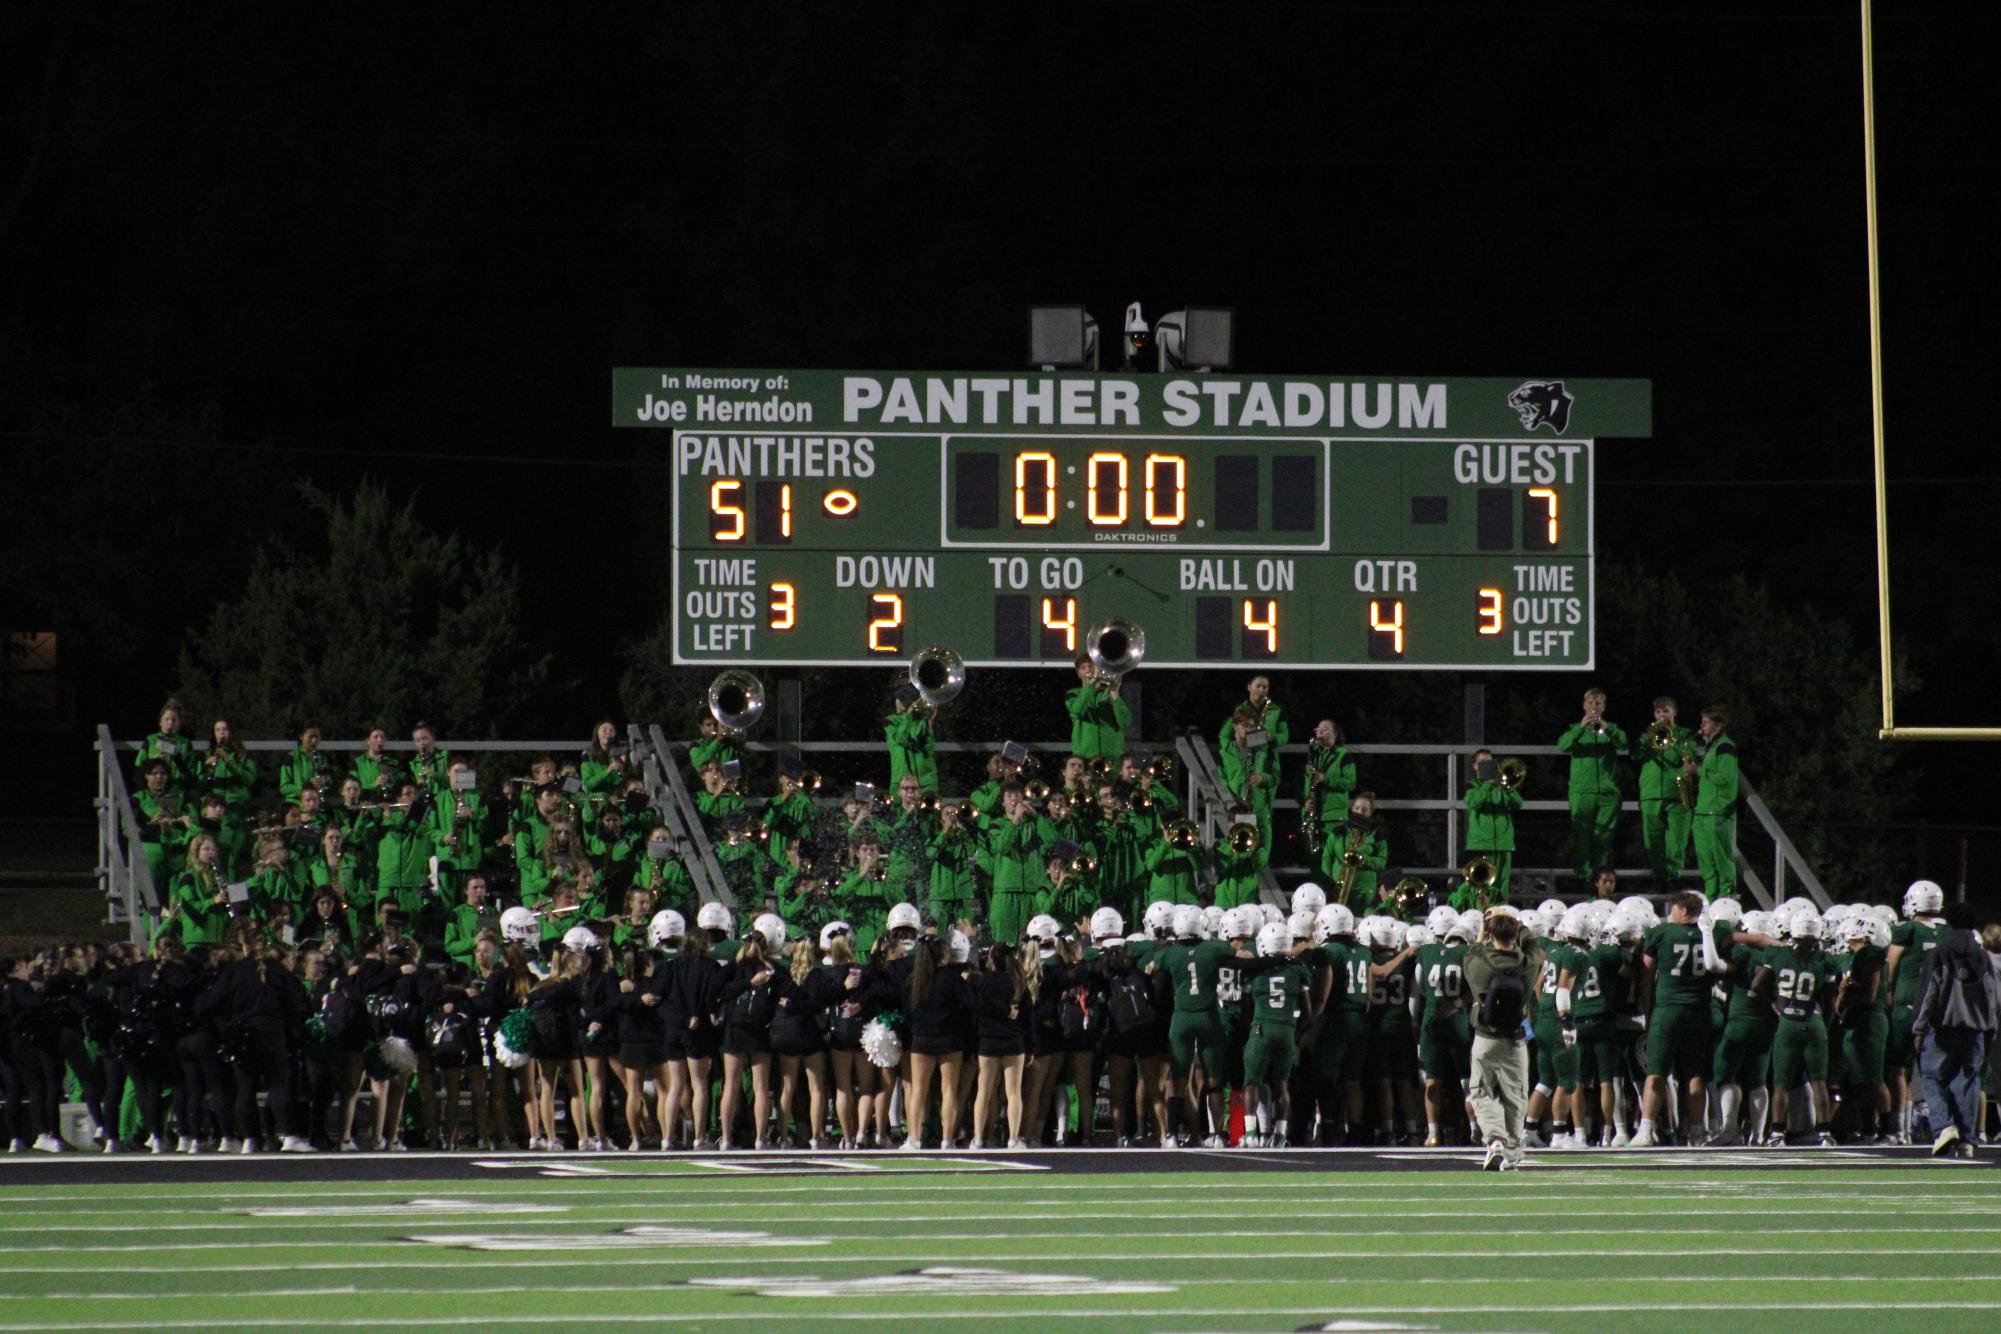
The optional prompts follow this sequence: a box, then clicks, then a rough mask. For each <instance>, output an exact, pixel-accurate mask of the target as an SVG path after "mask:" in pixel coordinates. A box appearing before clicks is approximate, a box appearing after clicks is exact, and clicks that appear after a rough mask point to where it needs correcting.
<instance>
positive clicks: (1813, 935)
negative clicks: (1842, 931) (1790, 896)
mask: <svg viewBox="0 0 2001 1334" xmlns="http://www.w3.org/2000/svg"><path fill="white" fill-rule="evenodd" d="M1787 934H1789V935H1790V936H1791V937H1792V938H1793V939H1794V940H1819V939H1820V937H1821V927H1820V918H1819V917H1817V916H1813V915H1811V914H1808V913H1803V912H1800V913H1794V914H1793V915H1792V920H1791V922H1790V924H1789V925H1788V927H1787Z"/></svg>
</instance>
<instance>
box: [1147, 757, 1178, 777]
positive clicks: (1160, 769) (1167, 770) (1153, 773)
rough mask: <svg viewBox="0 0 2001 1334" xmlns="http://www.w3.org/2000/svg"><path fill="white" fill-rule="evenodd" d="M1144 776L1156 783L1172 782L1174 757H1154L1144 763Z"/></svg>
mask: <svg viewBox="0 0 2001 1334" xmlns="http://www.w3.org/2000/svg"><path fill="white" fill-rule="evenodd" d="M1146 776H1147V778H1148V779H1150V780H1152V781H1153V782H1156V783H1171V782H1173V781H1174V757H1173V756H1172V755H1156V756H1154V757H1153V758H1152V759H1150V760H1148V761H1147V762H1146Z"/></svg>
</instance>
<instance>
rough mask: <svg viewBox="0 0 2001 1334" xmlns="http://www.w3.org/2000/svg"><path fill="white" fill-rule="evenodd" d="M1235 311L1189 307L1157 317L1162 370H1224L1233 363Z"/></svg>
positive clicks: (1222, 307)
mask: <svg viewBox="0 0 2001 1334" xmlns="http://www.w3.org/2000/svg"><path fill="white" fill-rule="evenodd" d="M1236 320H1237V312H1236V311H1234V310H1232V309H1230V308H1229V307H1227V306H1189V307H1186V308H1185V309H1182V310H1177V311H1173V312H1171V313H1169V314H1166V315H1163V316H1161V317H1160V323H1159V324H1156V325H1155V326H1154V329H1153V336H1154V340H1155V341H1156V342H1158V343H1159V344H1160V369H1161V370H1163V371H1167V370H1176V371H1226V370H1229V369H1230V367H1232V366H1233V365H1235V364H1236V327H1235V326H1236Z"/></svg>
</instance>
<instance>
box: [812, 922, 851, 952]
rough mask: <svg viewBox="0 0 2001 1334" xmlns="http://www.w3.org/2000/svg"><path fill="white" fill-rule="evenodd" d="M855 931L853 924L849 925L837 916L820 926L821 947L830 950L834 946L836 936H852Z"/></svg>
mask: <svg viewBox="0 0 2001 1334" xmlns="http://www.w3.org/2000/svg"><path fill="white" fill-rule="evenodd" d="M854 933H855V929H854V928H853V927H852V926H849V925H848V924H847V923H846V922H843V921H842V920H841V919H840V918H838V917H836V918H835V919H834V920H833V921H831V922H829V923H827V924H826V925H825V926H823V927H821V928H820V948H821V949H823V950H830V949H832V948H834V937H835V936H844V935H845V936H852V935H853V934H854Z"/></svg>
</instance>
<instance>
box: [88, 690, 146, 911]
mask: <svg viewBox="0 0 2001 1334" xmlns="http://www.w3.org/2000/svg"><path fill="white" fill-rule="evenodd" d="M96 749H97V878H98V883H99V885H100V886H101V887H102V888H103V890H104V896H105V902H106V904H107V906H108V911H109V913H110V916H109V917H108V919H107V920H109V921H110V922H113V923H118V922H123V923H125V924H126V926H127V928H128V930H129V931H130V934H131V939H132V943H133V944H135V945H138V944H144V943H145V940H146V923H147V920H148V918H149V917H150V916H151V915H152V914H156V913H158V912H159V911H160V894H159V887H158V886H157V885H155V884H154V883H153V868H152V867H151V866H150V865H149V864H148V863H147V861H146V851H145V848H144V846H143V843H144V840H143V839H142V838H141V837H140V829H139V819H138V816H137V815H136V814H135V813H134V811H133V807H132V794H131V792H130V791H129V790H128V789H127V788H126V786H125V771H124V770H123V769H122V768H121V767H120V766H119V763H118V751H119V744H118V742H117V741H115V740H113V738H112V736H111V729H110V728H109V727H108V726H106V725H105V724H103V723H99V724H98V725H97V742H96ZM134 749H137V748H136V747H134Z"/></svg>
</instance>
